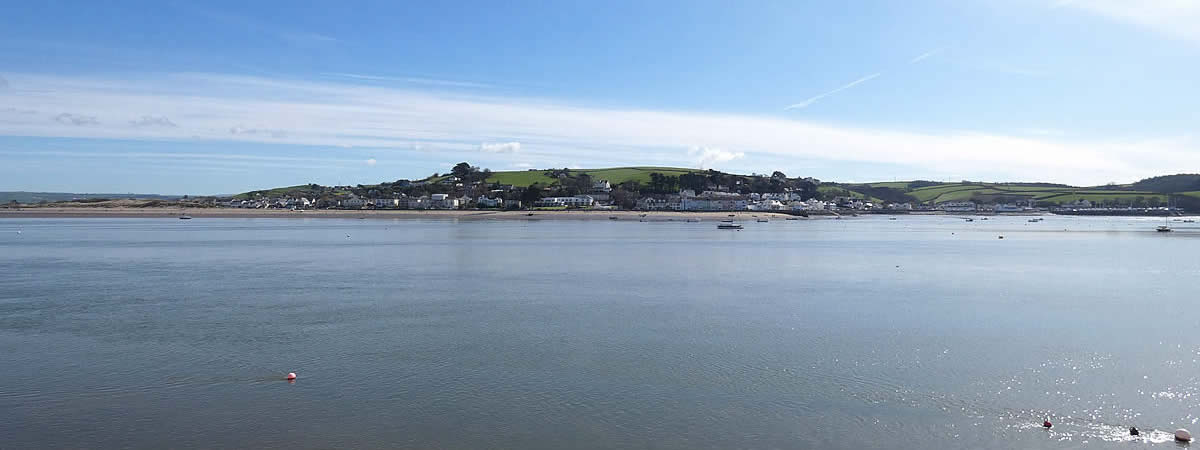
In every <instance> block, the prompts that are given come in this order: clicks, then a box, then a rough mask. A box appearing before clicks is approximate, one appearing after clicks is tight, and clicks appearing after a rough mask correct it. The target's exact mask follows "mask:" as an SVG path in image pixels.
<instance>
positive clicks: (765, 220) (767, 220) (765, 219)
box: [755, 218, 771, 223]
mask: <svg viewBox="0 0 1200 450" xmlns="http://www.w3.org/2000/svg"><path fill="white" fill-rule="evenodd" d="M770 221H771V219H767V218H761V219H758V220H756V221H755V222H758V223H767V222H770Z"/></svg>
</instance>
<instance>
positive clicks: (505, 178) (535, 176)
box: [487, 170, 558, 187]
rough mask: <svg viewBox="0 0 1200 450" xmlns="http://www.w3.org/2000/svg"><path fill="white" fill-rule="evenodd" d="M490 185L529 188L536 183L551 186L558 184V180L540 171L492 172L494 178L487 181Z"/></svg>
mask: <svg viewBox="0 0 1200 450" xmlns="http://www.w3.org/2000/svg"><path fill="white" fill-rule="evenodd" d="M487 181H488V182H489V183H500V184H511V185H513V186H522V187H524V186H529V185H532V184H534V183H541V184H542V185H547V186H548V185H551V184H554V183H557V182H558V179H557V178H550V177H548V176H546V172H544V171H541V170H538V171H532V172H531V171H511V172H492V176H491V177H490V178H488V179H487Z"/></svg>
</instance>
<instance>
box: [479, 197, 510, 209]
mask: <svg viewBox="0 0 1200 450" xmlns="http://www.w3.org/2000/svg"><path fill="white" fill-rule="evenodd" d="M475 205H476V206H479V207H480V208H503V207H504V199H502V198H488V197H487V196H486V195H480V196H479V199H477V200H475Z"/></svg>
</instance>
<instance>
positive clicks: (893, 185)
mask: <svg viewBox="0 0 1200 450" xmlns="http://www.w3.org/2000/svg"><path fill="white" fill-rule="evenodd" d="M656 172H657V173H659V174H663V175H665V176H668V177H676V178H678V177H679V176H681V175H685V174H689V173H694V174H703V175H705V176H706V177H716V179H719V180H722V181H721V183H722V184H724V185H727V186H732V184H731V183H732V182H734V181H737V182H738V183H740V185H741V186H744V187H749V188H750V189H758V188H759V186H756V185H755V183H764V182H765V181H764V180H766V181H770V178H769V177H767V176H753V175H736V174H724V173H721V172H714V171H709V170H704V169H690V168H680V167H654V166H635V167H612V168H603V169H530V170H509V171H499V172H486V171H484V172H482V173H483V176H486V177H487V178H486V181H487V182H490V183H499V184H506V185H513V186H516V187H522V188H524V187H529V186H531V185H534V184H539V185H541V186H542V187H543V188H546V187H552V186H556V185H557V186H563V185H569V184H571V183H572V182H573V181H575V180H578V179H579V177H581V176H582V175H587V176H588V177H590V178H591V180H593V181H599V180H608V181H609V182H610V183H612V184H613V185H614V186H616V185H618V184H621V183H625V182H630V181H635V182H638V183H640V184H641V186H642V188H643V189H642V194H646V193H647V187H651V188H653V184H652V180H651V176H650V175H651V174H652V173H656ZM449 176H450V175H434V176H430V177H427V178H425V179H423V180H413V181H407V180H398V181H396V182H394V183H392V182H384V183H380V184H374V185H357V186H354V187H347V188H344V189H330V188H328V187H325V186H318V185H315V184H307V185H298V186H289V187H281V188H275V189H268V190H260V191H251V192H247V193H243V194H238V195H237V198H251V197H257V196H259V195H261V196H264V197H279V196H301V197H308V198H316V197H321V196H323V195H324V196H328V195H333V196H335V197H336V196H340V195H348V193H349V192H355V193H358V194H359V195H364V194H368V195H376V194H378V195H389V193H391V192H398V191H399V188H400V187H402V186H408V185H409V184H413V185H419V184H424V185H425V186H431V187H430V190H431V191H432V190H433V186H434V185H438V186H439V187H438V188H437V189H438V192H449V191H450V190H451V187H449V186H445V185H441V183H439V182H440V181H443V180H445V179H446V178H447V177H449ZM739 180H740V181H739ZM816 190H817V192H819V193H820V196H821V197H822V198H826V199H829V198H834V197H857V198H863V199H866V200H869V201H874V202H881V203H916V204H921V203H932V204H937V203H943V202H952V201H975V202H977V203H1016V202H1024V201H1033V202H1034V203H1036V204H1039V205H1041V206H1054V205H1061V204H1065V203H1072V202H1076V201H1079V200H1088V201H1090V202H1092V203H1100V204H1105V205H1123V206H1129V205H1132V206H1139V207H1156V206H1160V205H1161V206H1166V205H1168V204H1170V205H1174V206H1179V207H1183V208H1186V209H1189V210H1200V174H1179V175H1167V176H1160V177H1153V178H1147V179H1144V180H1141V181H1138V182H1136V183H1131V184H1124V185H1108V186H1095V187H1077V186H1070V185H1065V184H1056V183H989V182H975V181H961V182H940V181H928V180H913V181H892V182H879V183H836V182H823V183H820V184H819V186H817V187H816ZM649 192H651V193H655V192H657V193H660V194H661V193H663V192H664V188H663V187H662V186H661V185H660V186H659V187H658V188H653V189H650V190H649ZM764 192H765V191H764Z"/></svg>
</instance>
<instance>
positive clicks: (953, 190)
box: [822, 181, 1200, 204]
mask: <svg viewBox="0 0 1200 450" xmlns="http://www.w3.org/2000/svg"><path fill="white" fill-rule="evenodd" d="M911 183H912V182H907V181H897V182H885V183H870V184H868V185H865V186H870V187H873V188H881V187H886V188H892V189H900V190H907V194H908V195H910V196H912V197H913V199H915V200H916V201H918V202H921V203H942V202H954V201H967V200H972V199H982V200H991V199H994V198H998V197H1010V198H1012V197H1023V198H1031V199H1034V200H1038V201H1046V202H1052V203H1070V202H1075V201H1078V200H1088V201H1091V202H1093V203H1097V202H1103V203H1108V202H1113V201H1117V202H1121V203H1128V202H1130V201H1132V200H1133V199H1136V198H1137V197H1142V198H1143V200H1146V201H1150V200H1151V199H1158V201H1159V202H1161V203H1163V204H1166V202H1167V195H1166V194H1162V193H1156V192H1148V191H1137V190H1130V189H1119V187H1120V186H1106V187H1103V188H1081V187H1064V186H1048V185H1044V184H1041V185H1039V184H1020V183H943V184H937V185H933V186H924V187H919V188H915V189H911V190H908V189H907V187H908V186H910V185H911ZM860 186H861V185H860ZM842 187H844V188H847V189H851V190H853V189H855V185H844V186H842ZM822 192H826V191H824V190H823V191H822ZM1180 195H1188V196H1193V197H1196V198H1200V191H1195V192H1185V193H1181V194H1180Z"/></svg>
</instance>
